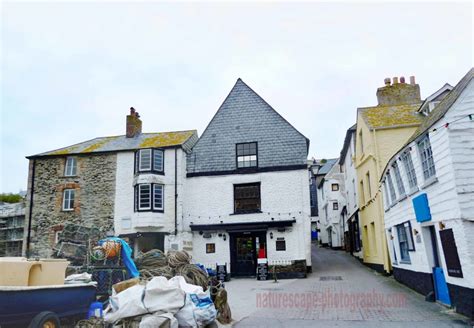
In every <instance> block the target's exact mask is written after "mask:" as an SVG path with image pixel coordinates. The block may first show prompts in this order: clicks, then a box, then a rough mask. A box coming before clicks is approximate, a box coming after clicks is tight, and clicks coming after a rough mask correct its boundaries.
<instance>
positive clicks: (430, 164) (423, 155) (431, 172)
mask: <svg viewBox="0 0 474 328" xmlns="http://www.w3.org/2000/svg"><path fill="white" fill-rule="evenodd" d="M418 151H419V153H420V161H421V168H422V171H423V178H424V179H425V181H428V180H431V179H434V178H435V177H436V168H435V164H434V159H433V150H432V149H431V143H430V138H429V137H428V135H425V136H424V137H423V138H422V139H421V140H420V141H419V142H418Z"/></svg>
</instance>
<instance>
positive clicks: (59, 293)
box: [0, 284, 96, 327]
mask: <svg viewBox="0 0 474 328" xmlns="http://www.w3.org/2000/svg"><path fill="white" fill-rule="evenodd" d="M95 296H96V287H95V286H94V285H90V284H80V285H64V286H43V287H23V288H16V289H15V288H8V287H6V288H5V287H4V288H1V287H0V326H2V325H12V324H13V325H15V326H22V325H23V326H25V327H26V326H27V325H28V324H29V323H30V322H31V320H32V319H33V318H34V317H35V316H36V315H37V314H39V313H41V312H43V311H51V312H54V313H55V314H56V315H57V316H58V317H59V318H65V317H70V316H75V317H76V316H77V317H82V318H85V317H86V316H87V312H88V310H89V305H90V304H91V303H92V302H94V301H95Z"/></svg>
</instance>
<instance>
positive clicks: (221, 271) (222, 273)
mask: <svg viewBox="0 0 474 328" xmlns="http://www.w3.org/2000/svg"><path fill="white" fill-rule="evenodd" d="M216 273H217V279H218V280H220V281H229V278H228V275H227V265H225V264H224V265H216Z"/></svg>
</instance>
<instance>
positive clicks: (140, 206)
mask: <svg viewBox="0 0 474 328" xmlns="http://www.w3.org/2000/svg"><path fill="white" fill-rule="evenodd" d="M144 187H148V191H149V196H148V204H149V206H147V207H142V188H144ZM151 189H152V188H151V183H145V184H139V185H138V191H137V192H138V204H137V209H138V210H139V211H147V210H151V204H152V190H151Z"/></svg>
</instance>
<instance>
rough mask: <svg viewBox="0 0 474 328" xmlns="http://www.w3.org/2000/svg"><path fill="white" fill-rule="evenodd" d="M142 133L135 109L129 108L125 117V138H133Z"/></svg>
mask: <svg viewBox="0 0 474 328" xmlns="http://www.w3.org/2000/svg"><path fill="white" fill-rule="evenodd" d="M140 133H142V121H141V120H140V115H138V112H136V111H135V108H133V107H130V115H127V131H126V135H127V138H133V137H135V136H137V135H139V134H140Z"/></svg>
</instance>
